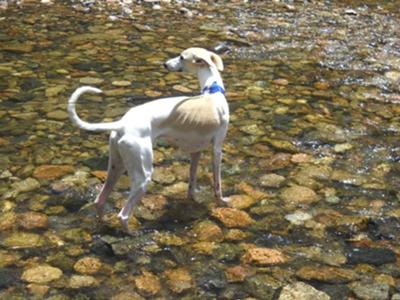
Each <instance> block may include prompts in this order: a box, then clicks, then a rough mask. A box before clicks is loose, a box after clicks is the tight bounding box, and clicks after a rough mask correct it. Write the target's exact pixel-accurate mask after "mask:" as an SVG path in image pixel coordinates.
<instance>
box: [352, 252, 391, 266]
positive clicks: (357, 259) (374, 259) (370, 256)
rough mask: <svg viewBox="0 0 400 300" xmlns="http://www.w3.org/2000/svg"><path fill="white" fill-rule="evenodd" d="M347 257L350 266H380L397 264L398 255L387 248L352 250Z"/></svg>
mask: <svg viewBox="0 0 400 300" xmlns="http://www.w3.org/2000/svg"><path fill="white" fill-rule="evenodd" d="M346 257H347V260H348V263H349V264H369V265H375V266H380V265H383V264H389V263H394V262H396V253H395V252H393V251H392V250H390V249H386V248H351V249H350V250H349V251H348V252H347V253H346Z"/></svg>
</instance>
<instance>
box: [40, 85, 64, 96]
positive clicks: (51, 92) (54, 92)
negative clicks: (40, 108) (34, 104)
mask: <svg viewBox="0 0 400 300" xmlns="http://www.w3.org/2000/svg"><path fill="white" fill-rule="evenodd" d="M66 89H67V87H66V86H65V85H59V86H53V87H49V88H46V91H45V95H46V97H56V96H58V95H59V94H60V93H62V92H64V91H65V90H66Z"/></svg>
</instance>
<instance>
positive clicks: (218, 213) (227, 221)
mask: <svg viewBox="0 0 400 300" xmlns="http://www.w3.org/2000/svg"><path fill="white" fill-rule="evenodd" d="M211 215H212V216H213V217H215V218H217V219H218V220H219V221H221V222H222V223H223V224H224V225H225V226H226V227H230V228H231V227H247V226H249V225H250V224H252V223H254V220H253V219H252V218H251V217H250V216H249V215H248V213H246V212H245V211H242V210H238V209H236V208H227V207H220V208H214V209H213V210H212V211H211Z"/></svg>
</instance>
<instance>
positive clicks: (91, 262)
mask: <svg viewBox="0 0 400 300" xmlns="http://www.w3.org/2000/svg"><path fill="white" fill-rule="evenodd" d="M101 266H102V263H101V261H100V259H98V258H96V257H90V256H87V257H83V258H81V259H80V260H78V261H77V262H76V263H75V265H74V270H75V271H76V272H78V273H81V274H89V275H92V274H95V273H97V272H99V270H100V269H101Z"/></svg>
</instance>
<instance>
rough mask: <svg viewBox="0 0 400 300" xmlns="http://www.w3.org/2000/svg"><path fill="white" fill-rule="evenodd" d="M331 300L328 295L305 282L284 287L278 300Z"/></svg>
mask: <svg viewBox="0 0 400 300" xmlns="http://www.w3.org/2000/svg"><path fill="white" fill-rule="evenodd" d="M298 299H301V300H315V299H318V300H330V299H331V297H329V296H328V295H327V294H326V293H324V292H322V291H319V290H317V289H316V288H314V287H312V286H311V285H309V284H306V283H304V282H295V283H292V284H288V285H286V286H284V287H283V289H282V291H281V293H280V295H279V298H278V300H298Z"/></svg>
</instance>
